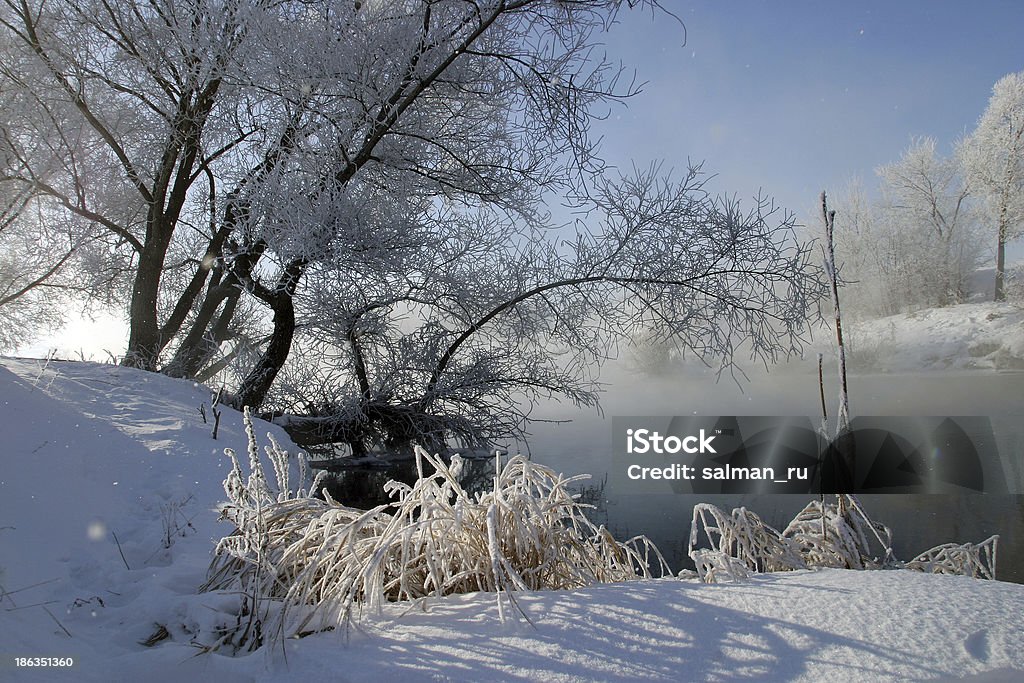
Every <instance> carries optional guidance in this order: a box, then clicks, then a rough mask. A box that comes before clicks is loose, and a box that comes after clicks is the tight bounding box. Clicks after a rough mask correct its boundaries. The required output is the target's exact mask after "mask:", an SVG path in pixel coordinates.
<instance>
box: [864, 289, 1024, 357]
mask: <svg viewBox="0 0 1024 683" xmlns="http://www.w3.org/2000/svg"><path fill="white" fill-rule="evenodd" d="M850 346H851V349H850V351H851V359H850V360H851V365H852V367H853V368H854V369H855V370H857V371H862V372H912V371H920V370H922V369H924V370H948V369H955V370H959V369H975V368H977V369H991V370H1024V309H1022V308H1021V307H1020V305H1019V304H1014V303H992V302H989V303H977V304H961V305H959V306H950V307H948V308H929V309H925V310H922V311H917V312H915V313H905V314H900V315H893V316H889V317H886V318H879V319H876V320H866V321H861V322H858V323H855V324H854V325H853V326H852V332H851V340H850Z"/></svg>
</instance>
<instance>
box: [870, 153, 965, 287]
mask: <svg viewBox="0 0 1024 683" xmlns="http://www.w3.org/2000/svg"><path fill="white" fill-rule="evenodd" d="M877 173H878V176H879V178H881V181H882V188H881V189H882V197H883V201H882V206H881V220H882V221H884V222H885V223H887V226H886V227H885V228H884V230H885V232H886V233H888V237H889V239H888V243H889V251H890V252H891V258H892V262H891V264H890V266H889V267H887V268H886V271H887V274H888V276H889V277H890V278H892V284H893V287H894V289H895V290H896V292H897V295H898V296H899V298H900V299H902V303H903V304H905V305H910V306H948V305H950V304H954V303H960V302H962V301H963V300H964V299H965V298H966V296H967V287H968V283H969V279H970V276H971V273H973V272H974V269H975V268H976V267H977V264H978V262H979V259H980V255H981V250H980V241H979V239H978V235H977V232H976V224H975V223H974V221H973V216H972V215H971V212H970V210H969V206H968V204H967V199H968V196H969V190H968V186H967V184H966V183H965V182H964V181H963V179H962V177H961V174H960V172H959V169H958V166H957V163H956V160H955V159H952V158H942V157H940V156H938V154H936V151H935V140H933V139H932V138H927V137H926V138H920V139H916V140H914V141H913V142H912V143H911V145H910V146H909V147H908V148H907V149H906V150H905V151H904V152H903V155H902V156H901V157H900V159H899V160H898V161H896V162H894V163H892V164H887V165H884V166H881V167H879V168H878V170H877Z"/></svg>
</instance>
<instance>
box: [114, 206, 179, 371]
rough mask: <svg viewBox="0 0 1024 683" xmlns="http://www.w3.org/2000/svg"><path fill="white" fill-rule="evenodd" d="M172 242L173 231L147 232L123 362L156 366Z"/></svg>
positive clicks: (159, 228)
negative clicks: (163, 289)
mask: <svg viewBox="0 0 1024 683" xmlns="http://www.w3.org/2000/svg"><path fill="white" fill-rule="evenodd" d="M162 227H163V226H162V225H160V224H159V223H157V224H156V225H155V226H154V227H153V228H152V233H154V235H158V233H160V232H164V231H163V230H162ZM169 244H170V235H169V234H168V235H158V236H155V237H150V236H147V239H146V243H145V246H144V248H143V250H142V252H141V253H140V254H139V266H138V269H137V270H136V272H135V282H134V283H133V286H132V298H131V303H130V305H129V315H130V328H129V336H128V350H127V351H126V352H125V355H124V359H123V360H122V361H121V364H122V365H126V366H129V367H134V368H141V369H143V370H156V365H157V358H158V357H159V356H160V351H162V350H163V346H164V343H165V342H164V340H163V338H162V337H163V335H162V334H161V333H160V323H159V321H158V320H157V299H158V295H159V292H160V276H161V275H162V274H163V267H164V259H165V257H166V255H167V248H168V246H169Z"/></svg>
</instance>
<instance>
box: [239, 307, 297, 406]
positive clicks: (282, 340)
mask: <svg viewBox="0 0 1024 683" xmlns="http://www.w3.org/2000/svg"><path fill="white" fill-rule="evenodd" d="M271 307H272V308H273V310H274V331H273V333H272V334H271V337H270V344H268V345H267V350H266V351H264V352H263V356H262V357H261V358H260V360H259V362H258V363H256V366H255V367H254V368H253V369H252V370H251V371H250V372H249V374H248V376H246V378H245V380H244V381H243V382H242V386H241V388H240V389H239V390H238V396H237V400H236V404H237V406H238V407H239V408H242V407H244V406H249V407H250V408H253V409H254V410H255V409H259V407H260V405H262V403H263V401H264V400H265V399H266V397H267V392H268V391H270V386H271V385H272V384H273V383H274V380H275V379H276V378H277V373H278V372H280V370H281V368H282V366H284V362H285V361H286V360H288V352H289V351H290V350H291V346H292V337H293V336H295V305H294V303H293V301H292V297H291V294H289V293H281V294H279V295H277V296H276V297H275V298H274V301H273V302H272V303H271Z"/></svg>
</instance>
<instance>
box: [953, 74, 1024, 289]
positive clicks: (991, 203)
mask: <svg viewBox="0 0 1024 683" xmlns="http://www.w3.org/2000/svg"><path fill="white" fill-rule="evenodd" d="M959 152H960V159H961V162H962V164H963V166H964V169H965V172H966V174H967V177H968V179H969V181H970V183H971V185H972V187H973V188H974V189H975V191H976V192H978V193H979V194H980V195H981V196H983V197H984V198H985V199H986V204H987V207H988V212H989V216H990V220H992V221H993V223H994V224H995V231H996V277H995V300H996V301H1002V300H1004V299H1005V298H1006V287H1005V282H1004V280H1005V268H1006V243H1007V242H1008V241H1009V240H1012V239H1015V238H1017V237H1019V236H1020V235H1021V232H1022V231H1024V71H1019V72H1017V73H1012V74H1008V75H1006V76H1004V77H1003V78H1001V79H999V80H998V81H997V82H996V84H995V85H994V86H993V87H992V97H991V99H990V100H989V103H988V108H987V109H985V113H984V114H982V116H981V119H980V120H979V121H978V127H977V128H975V129H974V132H973V133H971V134H970V135H969V136H968V137H967V138H966V139H965V140H964V141H963V142H962V143H961V145H960V148H959Z"/></svg>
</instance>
